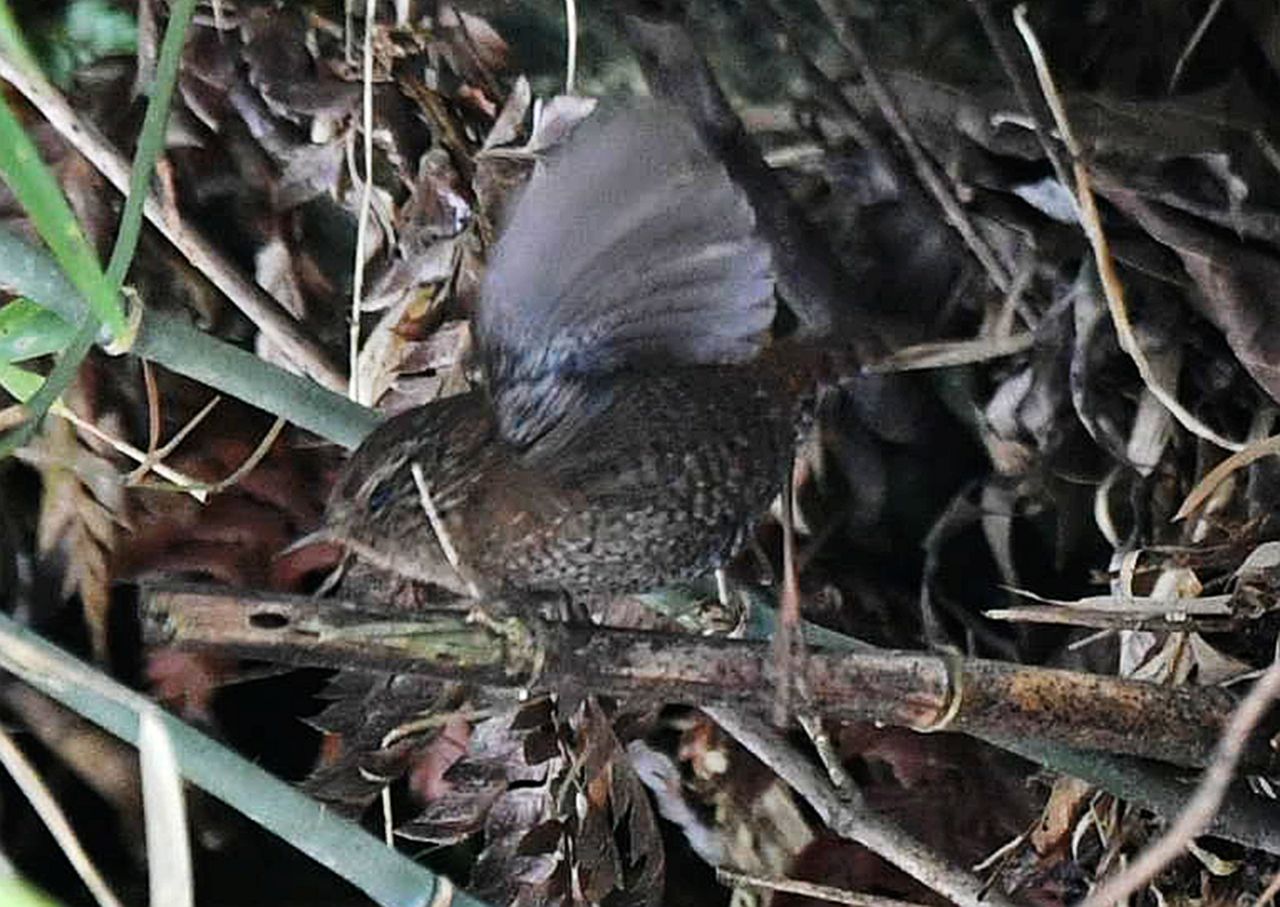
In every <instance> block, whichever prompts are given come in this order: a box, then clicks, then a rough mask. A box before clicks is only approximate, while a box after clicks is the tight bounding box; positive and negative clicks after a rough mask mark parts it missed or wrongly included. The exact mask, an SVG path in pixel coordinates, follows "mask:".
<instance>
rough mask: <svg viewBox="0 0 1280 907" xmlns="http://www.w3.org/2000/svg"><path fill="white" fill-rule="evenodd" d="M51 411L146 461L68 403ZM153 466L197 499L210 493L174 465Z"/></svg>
mask: <svg viewBox="0 0 1280 907" xmlns="http://www.w3.org/2000/svg"><path fill="white" fill-rule="evenodd" d="M50 411H51V412H52V413H53V414H54V415H55V416H60V417H61V418H63V419H66V420H67V421H68V422H70V423H71V424H72V425H74V426H75V427H76V428H78V429H80V431H82V432H84V433H85V434H87V435H91V436H93V437H94V438H97V439H98V440H99V441H101V442H102V443H104V444H107V445H109V446H110V447H111V448H112V449H113V450H116V451H118V452H119V453H122V454H124V455H125V456H126V457H128V458H129V459H131V460H136V461H137V462H139V463H145V462H146V460H147V455H146V454H145V453H143V452H142V451H140V450H138V448H136V447H134V446H133V445H132V444H130V443H129V442H128V441H124V440H121V439H120V438H116V437H114V436H112V435H109V434H107V433H106V432H105V431H103V430H102V429H100V428H99V427H98V426H97V425H95V424H93V423H92V422H90V421H89V420H88V419H82V418H81V417H80V416H79V415H77V414H76V413H75V411H74V410H72V409H71V408H70V407H69V406H67V405H66V404H64V403H62V402H55V403H54V404H53V406H52V407H51V408H50ZM151 468H152V469H154V470H155V472H156V474H157V475H159V476H162V477H164V478H166V479H168V480H169V481H170V482H172V483H173V484H174V485H175V486H176V487H178V488H180V489H182V490H183V491H185V492H187V493H188V494H190V495H191V496H192V497H193V498H195V499H196V500H197V501H200V502H201V503H204V501H205V499H206V498H207V497H208V494H207V493H206V492H205V490H204V488H203V486H202V485H201V483H200V481H199V480H198V479H193V478H192V477H191V476H189V475H187V474H186V473H183V472H179V471H178V470H176V469H174V468H173V467H172V466H166V465H165V464H164V463H153V464H152V467H151Z"/></svg>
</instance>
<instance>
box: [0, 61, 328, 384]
mask: <svg viewBox="0 0 1280 907" xmlns="http://www.w3.org/2000/svg"><path fill="white" fill-rule="evenodd" d="M0 79H4V80H5V81H6V82H9V83H10V84H11V85H13V87H14V88H16V89H17V90H18V91H19V92H20V93H21V94H22V95H23V96H24V97H25V98H26V99H27V100H28V101H30V102H31V104H32V105H33V106H35V108H36V109H37V110H39V111H40V112H41V114H43V115H44V117H45V118H46V119H47V120H48V121H49V124H50V125H51V126H53V127H54V129H56V130H57V131H58V132H59V133H60V134H61V135H62V136H63V137H64V138H66V140H67V141H68V142H70V143H71V145H72V146H73V147H75V149H76V150H77V151H79V152H80V153H81V154H83V155H84V156H85V157H86V158H87V159H88V160H89V162H90V163H91V164H92V165H93V166H94V167H95V168H97V170H98V172H100V173H101V174H102V175H103V176H105V177H106V178H107V180H108V181H109V182H110V183H111V184H112V185H113V186H115V187H116V189H118V190H119V191H120V192H127V191H128V188H129V164H128V162H127V161H125V159H124V158H123V157H122V156H121V155H120V152H119V151H117V150H116V149H115V148H114V147H112V145H111V143H110V142H108V141H107V140H106V139H105V138H104V137H103V136H102V134H101V133H99V132H98V130H97V128H96V127H94V126H93V124H91V123H89V122H88V121H86V120H83V119H82V118H81V117H80V116H79V115H78V114H76V112H75V111H74V110H72V109H71V105H70V104H68V103H67V101H66V99H65V98H64V97H63V96H62V94H61V93H59V92H58V91H56V90H55V89H53V88H52V87H51V86H49V85H47V84H41V83H40V82H39V81H37V80H35V79H32V78H30V77H28V76H27V74H26V73H24V72H23V71H22V69H21V68H19V67H18V66H15V65H14V64H13V63H12V61H10V60H9V59H8V58H6V57H5V56H4V55H3V54H0ZM145 209H146V215H147V219H148V220H150V221H151V223H152V224H153V225H155V227H156V228H157V229H158V230H159V231H160V232H161V233H162V234H163V235H164V236H165V238H166V239H168V240H169V241H170V242H171V243H173V245H174V246H175V247H176V248H177V249H178V251H179V252H181V253H182V254H183V256H185V257H186V259H187V260H188V261H190V262H191V264H192V265H193V266H194V267H195V268H196V270H198V271H200V273H202V274H204V275H205V276H206V277H207V278H209V280H210V281H211V282H212V283H213V284H214V286H216V287H217V288H218V289H219V290H221V291H222V292H223V293H225V294H226V296H227V298H228V299H230V300H231V302H232V303H233V304H234V305H235V306H236V307H237V308H238V309H240V311H242V312H243V313H244V314H245V315H246V316H247V317H248V318H249V320H250V321H252V322H253V323H254V324H255V325H257V327H258V329H259V330H260V331H262V333H263V335H264V336H265V337H266V338H267V339H268V340H270V341H271V342H272V343H273V344H275V345H276V346H277V347H279V348H280V350H281V351H282V352H283V353H284V354H285V355H286V356H288V357H289V359H290V361H292V362H293V363H294V364H295V365H297V366H298V367H299V368H300V369H302V370H303V371H304V372H306V373H307V374H308V375H310V376H311V377H312V378H314V379H315V380H316V381H318V382H320V383H321V384H323V385H324V386H325V387H328V388H329V389H331V390H342V389H344V388H345V386H346V382H345V381H344V380H343V377H342V375H341V374H340V373H339V372H338V371H337V370H336V369H335V368H334V367H333V366H332V365H331V364H330V363H329V361H328V357H327V355H326V354H325V352H324V351H323V350H322V349H321V348H320V347H319V346H318V345H317V344H316V343H315V342H314V341H312V340H310V339H309V338H307V337H305V336H303V334H302V333H301V330H300V329H299V326H298V324H297V322H295V321H294V320H293V319H292V318H291V317H290V316H289V315H287V314H286V313H285V312H284V310H283V309H281V307H280V304H279V303H278V302H276V300H275V299H273V298H272V297H271V296H270V295H269V294H268V293H267V292H266V291H265V290H263V289H262V288H261V287H259V286H258V285H257V284H255V283H253V282H252V281H250V280H248V279H247V278H246V277H245V276H244V275H243V274H241V273H240V271H239V269H238V268H237V267H236V266H235V265H234V264H232V263H231V262H230V260H228V259H227V258H226V256H224V255H223V254H222V253H221V252H220V251H218V250H217V249H216V248H215V247H214V246H213V244H212V243H210V242H209V241H208V240H207V239H205V237H204V236H203V235H202V234H201V233H199V232H198V231H197V230H196V229H195V228H194V227H192V226H191V225H189V224H187V223H185V222H183V221H180V220H178V219H176V218H171V217H170V215H169V212H168V210H167V209H166V207H165V206H164V205H163V204H162V203H161V201H160V199H159V197H158V196H157V195H156V194H155V193H154V192H150V193H148V195H147V200H146V205H145Z"/></svg>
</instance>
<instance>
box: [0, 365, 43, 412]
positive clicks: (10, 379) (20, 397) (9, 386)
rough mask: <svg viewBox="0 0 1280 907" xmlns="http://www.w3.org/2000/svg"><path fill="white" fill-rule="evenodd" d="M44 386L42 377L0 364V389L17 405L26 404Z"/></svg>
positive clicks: (13, 366) (16, 367)
mask: <svg viewBox="0 0 1280 907" xmlns="http://www.w3.org/2000/svg"><path fill="white" fill-rule="evenodd" d="M42 384H44V376H43V375H37V374H36V373H35V372H29V371H27V370H26V369H25V368H19V367H18V366H16V365H10V364H9V363H7V362H0V387H3V388H4V389H5V391H6V392H7V393H8V394H9V396H11V397H13V398H14V399H15V400H17V401H18V402H19V403H26V402H27V401H28V400H30V399H31V398H32V397H34V396H35V393H36V391H38V390H40V385H42Z"/></svg>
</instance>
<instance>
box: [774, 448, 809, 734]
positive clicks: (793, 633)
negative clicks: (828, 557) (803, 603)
mask: <svg viewBox="0 0 1280 907" xmlns="http://www.w3.org/2000/svg"><path fill="white" fill-rule="evenodd" d="M794 488H795V460H794V458H793V459H792V461H791V463H790V464H788V467H787V480H786V482H785V483H783V486H782V593H781V601H780V607H779V609H778V625H777V629H776V630H775V631H774V635H773V663H774V670H775V671H776V672H777V683H778V686H777V690H776V693H775V695H776V698H775V699H774V703H773V722H774V724H776V725H778V726H779V727H782V726H784V725H786V724H787V723H788V722H789V721H790V720H791V712H792V693H793V689H794V686H793V685H794V684H795V681H796V678H797V674H798V673H802V672H803V665H804V654H805V653H804V634H803V633H802V632H801V627H800V578H799V577H798V576H797V575H796V539H795V519H794V511H793V506H794V503H795V493H794Z"/></svg>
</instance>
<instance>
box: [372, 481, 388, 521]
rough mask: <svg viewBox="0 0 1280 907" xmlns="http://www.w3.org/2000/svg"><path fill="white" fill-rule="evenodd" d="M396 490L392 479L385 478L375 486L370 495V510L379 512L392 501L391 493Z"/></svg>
mask: <svg viewBox="0 0 1280 907" xmlns="http://www.w3.org/2000/svg"><path fill="white" fill-rule="evenodd" d="M393 490H394V488H393V486H392V484H391V480H390V479H383V480H382V481H381V482H379V483H378V484H377V486H375V487H374V489H373V492H372V493H371V494H370V495H369V512H370V513H377V512H378V511H379V510H381V509H382V508H383V507H386V506H387V504H388V503H389V502H390V501H391V493H392V491H393Z"/></svg>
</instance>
